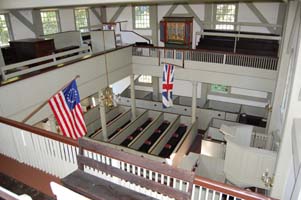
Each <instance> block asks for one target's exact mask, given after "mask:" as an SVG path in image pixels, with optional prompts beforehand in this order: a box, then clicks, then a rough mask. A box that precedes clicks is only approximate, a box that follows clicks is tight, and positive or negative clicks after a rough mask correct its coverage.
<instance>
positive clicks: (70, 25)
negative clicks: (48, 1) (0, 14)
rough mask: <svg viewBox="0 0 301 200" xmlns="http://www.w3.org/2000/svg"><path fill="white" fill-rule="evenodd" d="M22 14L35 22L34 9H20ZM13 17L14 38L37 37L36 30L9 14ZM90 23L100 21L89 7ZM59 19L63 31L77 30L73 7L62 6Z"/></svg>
mask: <svg viewBox="0 0 301 200" xmlns="http://www.w3.org/2000/svg"><path fill="white" fill-rule="evenodd" d="M96 11H97V12H98V13H99V14H100V13H101V12H100V8H96ZM19 12H20V13H21V15H22V16H24V17H25V18H26V19H27V20H28V21H29V22H30V23H33V19H32V10H19ZM9 16H10V19H11V25H12V30H13V35H14V40H19V39H25V38H35V34H34V32H32V31H31V30H30V29H29V28H27V27H26V26H25V25H24V24H23V23H22V22H20V21H19V20H18V19H17V18H16V17H15V16H13V15H12V14H10V15H9ZM89 18H90V25H91V26H92V25H98V24H100V21H99V20H98V18H97V17H96V16H95V15H94V13H93V12H92V11H91V10H90V9H89ZM59 20H60V24H61V30H62V31H72V30H75V21H74V20H75V18H74V12H73V8H60V9H59Z"/></svg>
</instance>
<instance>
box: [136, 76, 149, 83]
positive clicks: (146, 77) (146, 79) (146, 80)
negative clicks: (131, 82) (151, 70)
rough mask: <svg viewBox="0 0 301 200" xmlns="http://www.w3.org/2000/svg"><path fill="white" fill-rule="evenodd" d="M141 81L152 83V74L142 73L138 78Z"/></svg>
mask: <svg viewBox="0 0 301 200" xmlns="http://www.w3.org/2000/svg"><path fill="white" fill-rule="evenodd" d="M138 82H139V83H152V76H150V75H141V76H140V77H139V78H138Z"/></svg>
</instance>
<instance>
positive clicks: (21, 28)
mask: <svg viewBox="0 0 301 200" xmlns="http://www.w3.org/2000/svg"><path fill="white" fill-rule="evenodd" d="M20 14H21V15H22V16H24V17H25V18H26V19H27V20H28V21H30V22H31V23H32V21H33V20H32V10H22V11H20ZM9 16H10V20H11V26H12V30H13V34H14V39H15V40H19V39H24V38H34V37H35V34H34V32H32V31H31V30H30V29H29V28H27V27H26V26H25V25H24V24H23V23H22V22H20V21H19V20H18V19H17V18H16V17H15V16H14V15H12V14H9Z"/></svg>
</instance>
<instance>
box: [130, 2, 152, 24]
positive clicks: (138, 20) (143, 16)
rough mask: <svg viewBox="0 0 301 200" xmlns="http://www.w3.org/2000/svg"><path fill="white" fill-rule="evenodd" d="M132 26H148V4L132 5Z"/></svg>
mask: <svg viewBox="0 0 301 200" xmlns="http://www.w3.org/2000/svg"><path fill="white" fill-rule="evenodd" d="M134 27H135V28H136V29H147V28H150V18H149V6H135V7H134Z"/></svg>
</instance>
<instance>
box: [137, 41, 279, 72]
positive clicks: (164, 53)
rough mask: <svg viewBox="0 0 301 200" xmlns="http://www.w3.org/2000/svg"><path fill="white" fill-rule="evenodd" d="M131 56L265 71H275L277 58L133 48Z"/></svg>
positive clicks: (202, 51)
mask: <svg viewBox="0 0 301 200" xmlns="http://www.w3.org/2000/svg"><path fill="white" fill-rule="evenodd" d="M133 56H144V57H154V58H158V59H159V61H158V63H161V62H160V60H162V59H164V58H168V59H174V60H180V61H182V62H183V65H184V62H185V61H198V62H206V63H217V64H227V65H235V66H241V67H252V68H258V69H265V70H274V71H276V70H277V65H278V58H276V57H268V56H255V55H244V54H234V53H222V52H214V51H204V50H191V49H190V50H187V49H168V48H164V47H139V46H136V47H133Z"/></svg>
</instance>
